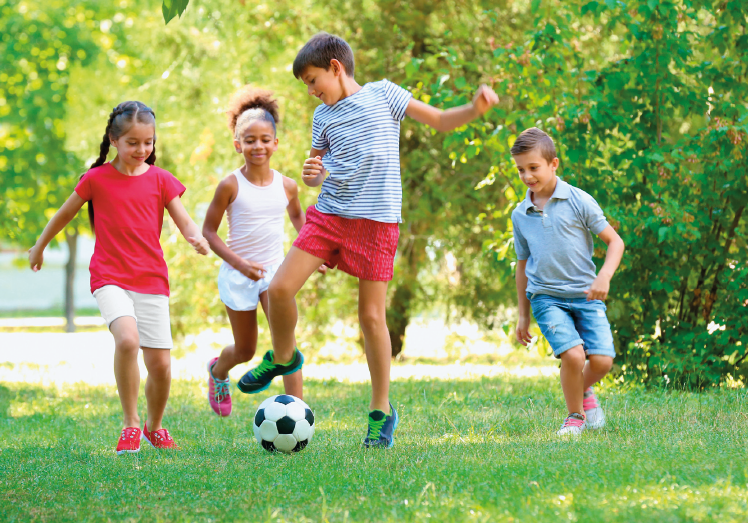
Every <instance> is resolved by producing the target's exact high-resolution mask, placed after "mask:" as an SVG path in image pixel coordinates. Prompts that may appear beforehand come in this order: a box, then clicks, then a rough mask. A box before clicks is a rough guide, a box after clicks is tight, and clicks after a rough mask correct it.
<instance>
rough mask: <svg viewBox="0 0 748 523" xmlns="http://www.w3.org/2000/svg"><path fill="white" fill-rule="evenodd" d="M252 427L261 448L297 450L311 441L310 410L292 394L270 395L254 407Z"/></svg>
mask: <svg viewBox="0 0 748 523" xmlns="http://www.w3.org/2000/svg"><path fill="white" fill-rule="evenodd" d="M252 428H253V429H254V433H255V438H256V439H257V442H258V443H259V444H260V445H262V448H264V449H265V450H267V451H269V452H274V451H276V450H279V451H281V452H286V453H289V452H298V451H300V450H301V449H303V448H304V447H306V446H307V445H308V444H309V442H310V441H312V436H313V435H314V413H313V412H312V409H310V408H309V405H307V404H306V403H304V402H303V401H301V400H300V399H299V398H297V397H295V396H291V395H289V394H280V395H278V396H271V397H269V398H268V399H266V400H265V401H263V402H262V403H261V404H260V407H259V408H258V409H257V413H256V414H255V419H254V422H253V423H252Z"/></svg>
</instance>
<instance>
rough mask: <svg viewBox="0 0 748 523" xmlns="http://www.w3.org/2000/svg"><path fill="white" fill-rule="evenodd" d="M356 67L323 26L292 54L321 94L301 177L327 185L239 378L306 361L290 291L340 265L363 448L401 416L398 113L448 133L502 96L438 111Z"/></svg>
mask: <svg viewBox="0 0 748 523" xmlns="http://www.w3.org/2000/svg"><path fill="white" fill-rule="evenodd" d="M353 71H354V60H353V52H352V51H351V48H350V46H349V45H348V44H347V43H346V42H345V40H343V39H342V38H340V37H337V36H333V35H330V34H327V33H319V34H317V35H315V36H313V37H312V38H311V39H310V40H309V41H308V42H307V43H306V45H304V47H303V48H302V49H301V51H299V54H298V55H297V56H296V59H295V60H294V64H293V73H294V76H295V77H296V78H300V79H301V80H302V81H303V82H304V83H305V84H306V86H307V90H308V93H309V95H311V96H315V97H317V98H319V99H320V100H321V101H322V104H321V105H319V106H318V107H317V109H316V110H315V111H314V120H313V124H312V150H311V153H310V154H309V158H308V159H307V160H306V161H305V162H304V168H303V171H302V180H303V181H304V183H305V184H307V185H308V186H310V187H317V186H319V185H320V184H321V185H322V190H321V193H320V195H319V198H318V200H317V204H316V205H315V206H313V207H310V208H309V209H308V210H307V221H306V224H305V225H304V226H303V227H302V229H301V231H300V232H299V236H298V238H297V239H296V241H295V242H294V244H293V247H292V248H291V250H290V251H289V252H288V255H287V256H286V259H285V261H284V262H283V264H282V265H281V267H280V268H279V269H278V272H277V274H276V276H275V278H274V279H273V282H272V283H271V284H270V289H269V291H268V292H269V298H270V318H269V323H270V330H271V333H272V337H273V351H272V352H273V353H272V354H271V353H270V351H268V354H266V355H265V358H264V359H263V363H262V364H261V365H260V366H259V367H257V368H256V369H253V370H251V371H249V372H248V373H247V374H246V375H245V376H244V378H242V380H243V381H245V378H246V382H245V383H244V384H243V385H244V387H247V384H250V386H253V384H255V383H256V387H257V391H258V392H259V391H260V390H264V389H265V388H267V386H268V385H269V383H270V381H271V380H272V379H273V378H274V377H275V376H279V375H283V374H285V373H286V372H285V371H287V370H290V369H294V370H295V369H296V368H297V367H298V364H299V363H300V362H303V357H302V356H301V353H300V352H299V351H298V349H296V348H295V347H294V329H295V327H296V321H297V317H298V315H297V311H296V302H295V299H294V297H295V296H296V293H297V292H298V291H299V289H301V287H302V286H303V285H304V283H305V282H306V281H307V279H308V278H309V276H311V274H312V273H313V272H314V271H316V270H317V269H318V268H319V266H320V264H321V263H325V264H326V265H328V266H329V267H335V266H337V267H338V268H339V269H340V270H342V271H343V272H346V273H348V274H350V275H351V276H354V277H356V278H358V279H359V304H358V316H359V321H360V323H361V330H362V331H363V334H364V340H365V351H366V359H367V362H368V365H369V371H370V373H371V385H372V398H371V403H370V405H369V409H370V412H369V420H368V422H369V426H368V430H367V433H366V437H365V439H364V446H365V447H367V448H368V447H383V448H389V447H392V446H393V445H394V431H395V428H396V427H397V422H398V416H397V412H396V411H395V409H394V407H393V406H392V404H391V403H390V401H389V387H390V360H391V358H392V347H391V344H390V337H389V332H388V330H387V323H386V320H385V315H386V297H387V284H388V282H389V281H390V280H391V279H392V275H393V267H394V258H395V251H396V250H397V242H398V237H399V234H400V232H399V227H398V224H399V223H400V222H401V221H402V218H401V217H400V210H401V208H402V182H401V179H400V120H402V119H403V118H404V117H405V116H410V117H411V118H413V119H415V120H416V121H418V122H421V123H424V124H426V125H429V126H431V127H433V128H434V129H436V130H438V131H451V130H452V129H455V128H457V127H460V126H462V125H464V124H466V123H468V122H470V121H472V120H475V119H476V118H479V117H480V116H482V115H484V114H485V113H486V112H487V111H488V110H489V109H490V108H491V106H492V105H494V104H496V103H497V102H498V97H497V96H496V93H494V91H493V90H492V89H491V88H489V87H487V86H485V85H482V86H480V88H479V89H478V91H477V92H476V94H475V97H474V98H473V102H472V103H470V104H466V105H463V106H461V107H455V108H452V109H448V110H446V111H441V110H439V109H437V108H435V107H432V106H430V105H427V104H425V103H423V102H420V101H418V100H415V99H413V97H412V95H411V94H410V92H408V91H406V90H405V89H403V88H401V87H399V86H398V85H396V84H394V83H392V82H390V81H388V80H381V81H379V82H372V83H368V84H364V85H363V86H361V85H359V84H358V83H357V82H356V80H355V79H354V77H353ZM245 390H246V389H245Z"/></svg>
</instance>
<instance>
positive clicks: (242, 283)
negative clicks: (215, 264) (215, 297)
mask: <svg viewBox="0 0 748 523" xmlns="http://www.w3.org/2000/svg"><path fill="white" fill-rule="evenodd" d="M280 266H281V264H280V263H275V264H273V265H267V266H265V271H266V272H265V277H264V278H263V279H261V280H257V281H254V280H250V279H249V278H247V277H246V276H244V275H243V274H242V273H241V272H239V271H237V270H236V269H234V268H233V267H232V266H231V265H229V264H228V263H226V262H223V263H222V264H221V268H220V269H219V270H218V293H219V295H220V296H221V301H222V302H223V303H224V304H225V305H226V307H228V308H229V309H231V310H234V311H253V310H255V309H257V304H258V303H259V301H260V294H262V293H263V292H265V291H266V290H268V287H270V282H271V281H273V276H275V273H276V271H277V270H278V267H280Z"/></svg>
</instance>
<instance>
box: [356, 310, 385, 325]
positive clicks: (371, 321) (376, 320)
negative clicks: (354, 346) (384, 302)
mask: <svg viewBox="0 0 748 523" xmlns="http://www.w3.org/2000/svg"><path fill="white" fill-rule="evenodd" d="M358 321H359V323H360V324H361V328H362V329H363V330H377V329H382V328H385V329H386V328H387V317H386V314H385V313H384V311H379V310H373V309H359V311H358Z"/></svg>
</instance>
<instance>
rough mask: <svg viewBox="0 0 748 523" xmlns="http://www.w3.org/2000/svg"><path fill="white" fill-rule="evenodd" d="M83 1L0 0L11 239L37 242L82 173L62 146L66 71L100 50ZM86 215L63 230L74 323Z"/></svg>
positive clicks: (0, 88)
mask: <svg viewBox="0 0 748 523" xmlns="http://www.w3.org/2000/svg"><path fill="white" fill-rule="evenodd" d="M87 7H88V5H87V3H86V2H73V3H71V2H61V1H53V2H47V3H45V4H44V5H43V6H42V5H41V4H28V3H20V4H19V3H15V2H11V1H9V0H0V12H2V17H1V18H0V34H2V40H1V41H0V71H2V72H1V73H0V101H1V102H0V117H1V118H2V125H1V126H0V173H2V176H0V194H2V195H3V197H2V202H1V203H0V230H2V231H3V232H4V234H3V236H4V237H5V238H6V239H7V241H10V242H12V243H16V244H19V245H24V246H30V245H32V244H33V243H34V241H35V240H36V238H37V237H38V235H39V234H40V233H41V230H42V229H43V228H44V226H45V225H46V223H47V221H48V220H49V218H50V217H51V216H52V214H53V213H54V212H55V210H56V208H57V207H58V206H59V205H61V204H62V202H63V201H64V200H65V199H66V198H67V196H69V194H70V192H71V191H72V188H73V187H74V185H75V180H76V179H77V176H79V175H80V170H79V169H78V163H79V162H78V161H77V159H76V158H75V157H74V155H72V154H70V153H69V152H68V151H67V150H66V148H65V132H64V129H63V121H64V118H65V110H66V95H67V89H68V83H69V71H70V68H71V67H72V66H73V65H74V64H82V65H85V64H87V63H88V62H89V61H90V60H91V58H92V56H94V55H95V54H96V52H97V49H96V46H95V44H94V42H93V41H92V38H91V30H92V27H93V21H92V19H91V15H92V11H90V10H89V9H87ZM81 227H82V222H80V221H78V220H76V221H74V222H72V223H71V224H70V226H69V227H68V228H66V230H65V231H64V236H65V240H66V242H67V244H68V248H69V252H70V256H69V259H68V262H67V266H66V269H65V273H66V283H65V312H66V317H67V330H68V331H69V332H72V331H73V330H74V329H75V323H74V321H73V319H74V312H75V308H74V303H73V292H72V284H73V281H74V278H75V254H76V252H77V250H76V247H77V238H78V232H79V230H80V228H81Z"/></svg>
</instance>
